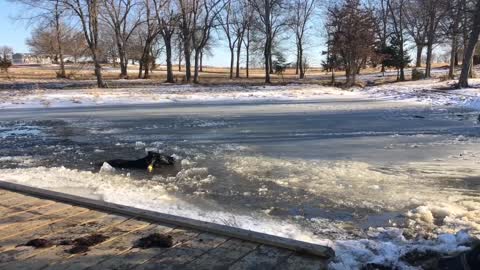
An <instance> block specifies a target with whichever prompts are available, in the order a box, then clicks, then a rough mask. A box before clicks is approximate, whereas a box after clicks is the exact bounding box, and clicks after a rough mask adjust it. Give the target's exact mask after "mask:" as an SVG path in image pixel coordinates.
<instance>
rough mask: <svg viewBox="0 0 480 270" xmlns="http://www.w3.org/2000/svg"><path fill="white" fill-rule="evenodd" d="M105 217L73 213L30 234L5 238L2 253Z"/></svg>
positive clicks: (92, 212) (97, 213)
mask: <svg viewBox="0 0 480 270" xmlns="http://www.w3.org/2000/svg"><path fill="white" fill-rule="evenodd" d="M105 215H106V214H105V213H102V212H97V211H90V210H86V211H84V212H80V211H78V212H75V213H71V215H66V216H65V219H62V220H58V221H55V222H53V223H51V224H48V225H47V226H43V227H40V228H37V229H36V230H32V231H29V232H23V233H22V234H21V235H17V236H16V237H11V238H4V239H2V240H0V252H2V251H5V250H9V249H14V248H15V247H16V246H18V245H21V244H24V243H26V242H28V241H29V240H32V239H35V238H45V239H48V238H49V237H50V236H51V235H52V234H55V233H59V232H61V231H63V230H65V229H66V228H68V227H74V226H78V225H79V224H82V223H86V222H89V221H93V220H95V219H98V218H100V217H102V216H105ZM0 261H1V259H0Z"/></svg>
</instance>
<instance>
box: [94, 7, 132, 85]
mask: <svg viewBox="0 0 480 270" xmlns="http://www.w3.org/2000/svg"><path fill="white" fill-rule="evenodd" d="M102 2H103V5H104V9H103V12H102V13H101V14H102V17H103V18H104V20H105V22H106V23H107V25H108V26H109V27H110V28H111V29H112V31H113V34H114V38H115V45H116V49H117V51H118V52H117V53H118V58H119V59H120V78H127V77H128V55H127V43H128V42H129V40H130V37H131V36H132V34H133V31H134V30H135V29H136V28H137V27H138V25H139V24H140V17H139V16H138V14H134V11H135V10H134V9H135V7H136V6H137V5H138V3H137V1H133V0H102Z"/></svg>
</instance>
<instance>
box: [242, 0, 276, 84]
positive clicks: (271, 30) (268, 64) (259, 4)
mask: <svg viewBox="0 0 480 270" xmlns="http://www.w3.org/2000/svg"><path fill="white" fill-rule="evenodd" d="M249 1H250V5H251V6H252V7H253V9H254V10H255V11H256V13H257V14H258V15H259V16H258V18H259V21H260V24H261V25H262V27H261V30H262V32H263V34H264V37H265V42H264V46H263V57H264V61H265V83H271V82H272V81H271V78H270V73H272V71H273V67H272V48H273V41H274V38H275V35H276V34H277V33H278V31H279V30H280V27H281V25H283V24H284V23H285V21H284V20H283V18H281V16H282V12H283V9H284V1H283V0H249Z"/></svg>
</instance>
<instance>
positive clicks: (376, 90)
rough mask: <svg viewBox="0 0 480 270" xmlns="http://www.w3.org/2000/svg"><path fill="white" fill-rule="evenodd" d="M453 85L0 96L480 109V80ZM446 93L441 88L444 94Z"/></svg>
mask: <svg viewBox="0 0 480 270" xmlns="http://www.w3.org/2000/svg"><path fill="white" fill-rule="evenodd" d="M453 83H454V81H443V82H441V81H439V80H438V79H431V80H421V81H409V82H402V83H391V84H385V85H380V86H374V87H366V88H364V89H353V90H343V89H340V88H335V87H326V86H319V85H297V84H290V85H286V86H241V85H237V86H236V85H224V86H212V87H206V86H194V85H161V86H156V87H153V86H152V87H143V88H119V89H72V90H53V89H50V90H42V89H37V90H28V91H27V90H10V91H0V109H8V108H53V107H85V106H108V105H133V104H162V103H163V104H165V103H175V102H202V103H231V102H251V103H254V102H262V101H287V100H291V101H295V100H318V99H322V98H329V97H330V98H331V97H335V98H341V97H349V98H355V97H358V98H373V99H382V100H385V99H387V100H397V101H414V102H420V103H422V104H426V105H432V106H461V107H465V108H469V109H474V110H480V79H472V81H471V84H472V85H473V86H474V87H473V88H469V89H459V90H443V89H445V88H448V87H449V86H450V85H451V84H453ZM442 88H443V89H442Z"/></svg>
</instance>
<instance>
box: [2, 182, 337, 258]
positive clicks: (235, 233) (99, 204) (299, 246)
mask: <svg viewBox="0 0 480 270" xmlns="http://www.w3.org/2000/svg"><path fill="white" fill-rule="evenodd" d="M0 188H3V189H7V190H11V191H16V192H22V193H26V194H31V195H34V196H39V197H42V198H47V199H51V200H56V201H62V202H66V203H72V204H78V205H82V206H85V207H87V208H94V209H100V210H103V211H107V212H112V213H119V214H123V215H127V216H137V217H139V218H142V219H146V220H149V221H152V222H158V223H166V224H170V225H175V226H181V227H185V228H191V229H195V230H201V231H205V232H210V233H213V234H218V235H222V236H225V237H232V238H238V239H242V240H246V241H251V242H257V243H260V244H265V245H270V246H276V247H280V248H285V249H289V250H292V251H298V252H301V253H304V254H311V255H316V256H319V257H322V258H326V259H328V258H333V257H334V256H335V252H334V251H333V249H332V248H330V247H327V246H321V245H317V244H313V243H306V242H302V241H298V240H293V239H288V238H283V237H279V236H274V235H268V234H264V233H259V232H254V231H249V230H244V229H239V228H234V227H229V226H225V225H220V224H215V223H211V222H205V221H199V220H194V219H190V218H185V217H179V216H174V215H169V214H163V213H159V212H154V211H148V210H143V209H139V208H134V207H129V206H125V205H119V204H114V203H108V202H104V201H98V200H93V199H89V198H83V197H79V196H74V195H70V194H64V193H60V192H54V191H49V190H44V189H39V188H34V187H28V186H24V185H19V184H14V183H9V182H5V181H0Z"/></svg>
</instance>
